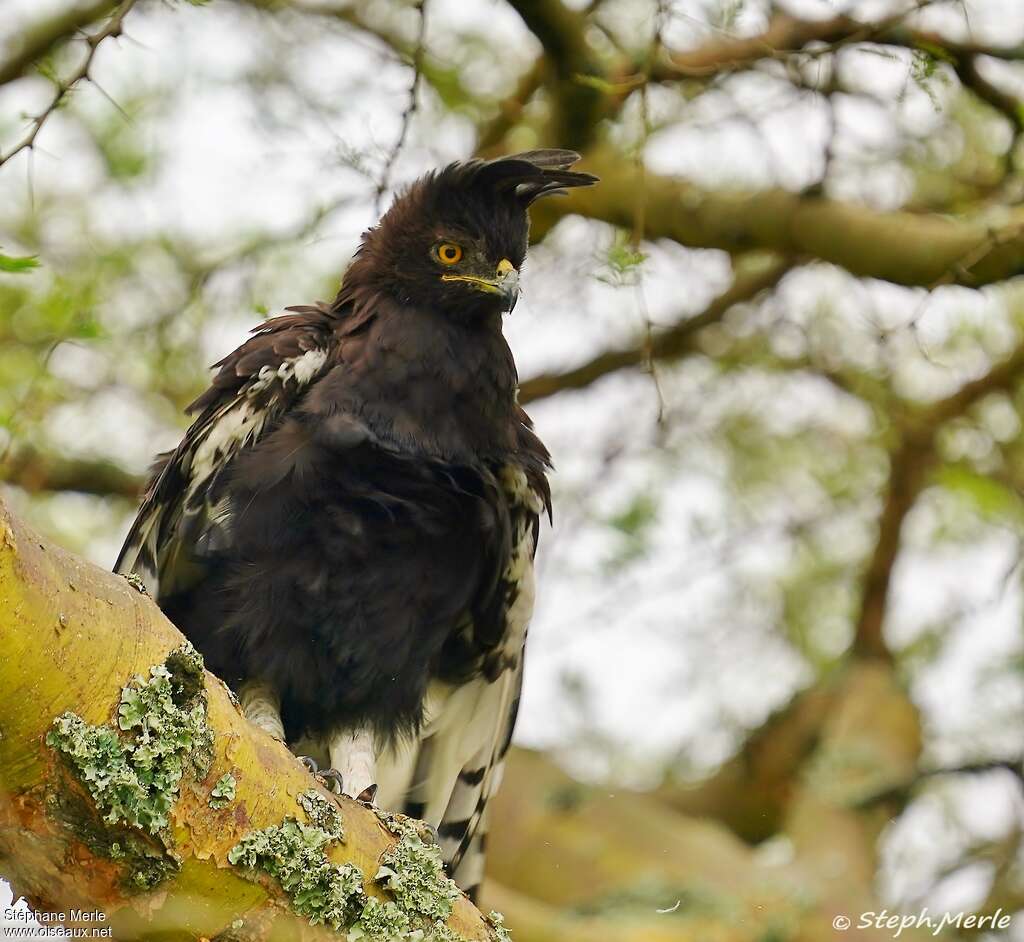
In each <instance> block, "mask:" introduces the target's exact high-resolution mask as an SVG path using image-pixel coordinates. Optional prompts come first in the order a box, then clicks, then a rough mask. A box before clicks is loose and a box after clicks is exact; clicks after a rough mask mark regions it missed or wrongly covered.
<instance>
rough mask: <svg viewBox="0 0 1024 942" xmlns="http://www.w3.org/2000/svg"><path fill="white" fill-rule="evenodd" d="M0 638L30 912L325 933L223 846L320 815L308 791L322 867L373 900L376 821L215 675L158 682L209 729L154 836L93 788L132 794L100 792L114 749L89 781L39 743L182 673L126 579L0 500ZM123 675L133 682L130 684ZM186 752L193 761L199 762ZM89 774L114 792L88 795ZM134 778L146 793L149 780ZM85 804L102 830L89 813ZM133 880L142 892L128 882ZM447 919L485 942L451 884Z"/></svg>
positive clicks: (387, 837) (126, 933)
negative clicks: (165, 676)
mask: <svg viewBox="0 0 1024 942" xmlns="http://www.w3.org/2000/svg"><path fill="white" fill-rule="evenodd" d="M0 636H2V637H3V639H4V657H3V658H2V659H0V729H2V731H3V736H2V738H0V873H2V874H3V876H4V877H5V878H7V879H8V880H10V882H11V885H12V887H13V889H14V892H15V894H16V895H18V894H24V895H25V896H26V897H27V898H28V899H29V901H30V902H31V904H32V905H33V908H35V909H40V910H47V911H61V910H65V911H66V910H67V909H68V908H70V907H79V908H83V909H86V910H94V909H97V908H98V909H101V910H103V911H104V912H105V913H106V914H107V917H108V919H109V921H110V924H111V925H112V926H113V930H114V937H115V938H118V939H121V940H126V939H132V938H140V937H145V938H154V937H156V936H158V935H161V934H162V933H165V934H166V936H167V937H168V938H169V937H172V936H173V937H174V938H182V939H199V938H212V937H213V936H216V935H218V933H221V935H220V936H219V937H220V938H222V939H228V938H232V939H236V940H242V939H253V940H255V939H262V938H267V937H269V936H270V935H273V937H275V938H284V937H287V938H321V937H322V938H339V934H337V933H335V932H333V931H330V930H327V929H325V928H324V927H323V926H320V927H316V928H311V927H310V926H309V925H308V924H307V923H306V920H304V919H302V918H300V917H299V916H297V915H296V913H295V909H294V905H295V904H294V903H292V902H289V898H288V894H287V893H286V892H285V891H284V890H283V889H282V886H281V884H280V883H279V882H278V881H277V880H276V879H275V878H274V877H272V876H269V875H268V874H266V873H262V874H261V873H260V872H259V871H256V870H247V869H243V868H242V866H240V865H239V866H236V865H232V863H230V862H229V852H230V851H231V850H232V848H233V847H235V846H236V845H238V844H239V842H241V841H243V839H245V838H247V837H249V836H253V835H256V837H257V838H258V837H259V832H260V831H261V829H265V828H269V827H271V826H278V825H281V824H282V822H284V821H285V820H286V819H288V818H291V819H295V820H297V821H299V822H304V823H305V824H306V825H308V826H311V825H312V822H313V821H314V820H316V818H314V817H313V816H312V815H310V816H309V817H307V812H306V811H305V810H304V806H300V804H299V802H298V798H299V796H300V795H303V794H304V793H307V792H309V790H310V789H312V790H313V794H314V797H313V801H314V807H315V808H318V809H320V810H321V811H322V810H323V809H327V811H328V812H329V811H330V809H331V808H337V809H338V813H339V814H340V823H341V824H342V826H343V827H344V832H345V836H344V840H343V842H342V843H332V844H330V845H328V846H327V847H326V851H323V850H319V849H318V851H317V854H318V855H322V854H323V853H324V852H326V854H327V857H328V858H329V860H330V862H331V863H333V864H336V865H344V864H352V865H355V866H357V867H358V868H359V869H360V871H361V873H362V874H364V875H365V876H366V878H367V883H366V887H365V888H366V891H367V892H368V893H370V894H371V896H373V897H376V898H380V897H385V898H386V897H387V895H388V894H387V893H386V892H385V891H382V890H381V888H380V886H379V885H378V884H376V883H375V882H374V877H375V875H376V874H377V872H378V868H379V865H380V860H381V856H382V854H386V853H388V852H389V849H390V848H393V847H395V839H394V835H393V834H392V833H391V830H390V829H389V827H387V826H385V824H384V822H382V820H381V819H380V818H379V817H378V816H377V814H376V813H375V812H374V811H372V810H370V809H369V808H367V807H365V806H362V805H359V804H358V803H356V802H353V801H350V800H348V799H337V800H336V801H337V804H336V805H335V804H331V803H330V802H332V801H335V799H332V798H330V797H329V796H328V793H326V792H324V791H323V790H322V789H321V788H319V786H317V785H315V783H314V781H313V779H312V778H311V777H310V776H309V775H308V774H307V773H306V771H305V770H304V769H303V767H302V766H301V765H300V764H299V763H298V761H297V760H296V759H295V757H294V756H292V755H291V753H289V752H288V750H287V749H286V748H285V747H284V746H283V745H282V744H280V743H278V742H276V741H274V740H273V739H271V738H270V737H269V736H267V735H266V734H264V733H262V732H260V731H257V730H255V729H254V728H253V727H251V726H250V725H249V723H248V722H247V721H246V720H245V719H244V718H243V717H242V715H241V713H240V712H239V710H238V708H237V706H236V705H235V703H234V701H233V699H232V698H231V697H230V695H229V693H228V690H227V688H226V687H225V686H224V684H223V683H221V682H220V681H219V680H218V679H217V678H215V677H214V676H213V675H212V674H209V673H206V672H202V671H201V670H200V671H199V672H196V671H195V670H194V669H193V672H192V674H191V675H189V674H188V673H187V672H182V673H179V674H175V673H173V671H172V675H171V676H172V677H173V678H174V680H175V683H178V684H179V686H178V687H174V688H172V689H175V690H178V691H179V692H180V691H183V690H185V689H186V688H187V687H189V686H190V685H192V687H193V689H192V692H191V693H189V695H188V696H189V697H193V698H198V700H197V701H196V702H200V701H202V699H203V695H202V693H201V691H205V701H206V705H205V711H203V710H200V711H199V715H200V717H201V725H202V727H203V731H204V735H206V732H205V731H206V730H208V731H209V732H211V733H212V736H213V741H212V751H211V752H210V753H209V754H208V755H207V756H206V760H207V761H208V763H209V764H208V766H206V768H207V771H206V774H205V776H204V777H201V776H200V772H199V771H195V770H194V769H193V764H189V765H188V766H187V770H186V772H185V773H184V775H183V776H182V778H181V782H180V787H178V786H175V788H174V790H171V791H167V792H166V794H169V795H170V797H171V799H172V801H171V804H170V807H169V809H168V810H167V812H166V814H167V817H168V818H169V823H168V825H167V826H166V827H163V828H160V829H158V830H155V831H154V830H150V829H147V828H145V827H143V826H142V825H141V824H138V825H134V824H132V823H131V820H130V813H132V814H133V813H135V812H134V811H133V810H132V809H133V808H136V807H150V806H149V805H146V804H145V802H144V801H143V800H142V799H139V802H141V804H139V805H132V804H131V803H130V802H129V800H128V799H127V798H126V799H124V800H123V802H122V804H121V805H120V807H121V808H122V809H128V810H124V811H123V813H122V814H119V813H118V811H117V807H118V806H114V810H111V806H110V805H104V804H102V802H103V801H104V800H105V799H104V798H103V797H102V796H103V795H104V794H106V795H109V794H116V795H119V796H120V795H123V794H129V792H128V790H127V786H117V785H110V783H111V782H114V783H117V782H123V777H122V778H119V777H118V776H119V775H121V773H123V772H124V767H123V766H120V767H119V766H117V764H116V763H115V762H114V760H113V759H112V758H111V755H112V753H111V752H110V750H108V751H107V752H103V753H97V755H99V758H98V759H90V760H89V761H90V762H92V763H93V764H92V765H87V766H85V768H86V769H87V770H88V772H89V773H91V775H92V777H90V775H89V774H85V773H83V771H82V769H83V767H81V766H79V765H76V764H75V761H74V760H72V759H70V758H68V757H69V756H73V755H75V754H76V753H74V752H73V751H72V750H71V749H70V748H69V747H66V745H65V743H64V741H63V740H61V739H59V738H58V739H57V740H50V741H47V739H46V737H47V734H48V732H49V733H52V732H53V731H54V730H55V729H58V728H59V724H57V725H55V722H54V721H55V720H56V719H57V718H58V717H61V716H66V715H67V714H66V711H73V712H74V713H75V714H77V716H78V717H79V718H80V719H79V720H76V721H68V722H70V723H71V726H72V727H73V728H75V729H82V728H92V729H101V730H102V729H103V727H104V724H107V728H108V729H109V730H110V735H111V736H112V737H113V741H114V742H115V743H116V742H119V741H122V740H123V737H124V736H126V735H130V734H125V733H118V732H115V731H114V729H113V726H112V725H110V724H112V722H114V723H116V722H119V721H120V729H121V730H125V729H127V728H132V727H131V722H132V720H131V719H130V718H129V717H130V710H131V708H132V701H131V699H130V697H129V699H128V700H126V699H125V698H126V696H127V695H128V694H131V689H133V688H130V685H129V687H125V685H126V683H127V682H128V681H129V679H130V678H132V677H133V676H136V675H140V676H141V678H146V677H147V676H149V675H150V671H151V669H152V668H153V667H154V666H159V665H162V664H164V663H166V665H167V667H168V669H171V668H172V667H173V668H174V669H175V670H177V669H179V668H180V664H179V662H177V661H175V662H173V664H172V658H170V657H169V653H170V652H172V651H174V650H175V649H177V648H178V647H179V646H180V645H181V644H182V643H183V642H184V638H183V637H182V635H181V634H180V633H179V632H178V631H177V630H176V629H175V628H174V626H173V625H171V624H170V622H168V621H167V620H166V619H165V618H164V617H163V615H162V614H161V613H160V611H159V609H157V607H156V605H154V604H153V603H152V602H151V601H150V600H149V599H148V598H146V597H145V596H144V595H141V594H140V593H139V592H138V591H137V590H136V589H134V588H133V587H132V586H131V585H129V583H128V582H127V581H126V580H124V579H123V578H121V577H120V576H115V575H112V574H110V573H107V572H105V571H103V570H101V569H98V568H97V567H95V566H92V565H90V564H88V563H85V562H84V561H82V560H80V559H78V558H76V557H74V556H72V555H71V554H69V553H66V552H64V551H62V550H59V549H57V548H55V547H52V546H47V545H46V544H45V543H43V542H42V541H41V540H40V538H39V537H38V536H36V535H35V534H34V533H32V532H31V531H30V530H28V529H27V528H26V527H24V526H23V525H21V524H20V523H19V522H18V521H16V520H15V519H13V517H12V516H11V515H10V514H9V512H8V511H7V510H6V508H4V507H3V505H2V504H0ZM158 669H159V668H158ZM135 683H136V687H135V688H134V689H137V688H138V685H139V684H141V683H142V680H139V681H136V682H135ZM126 691H127V694H126ZM181 695H182V696H184V694H181ZM119 697H120V698H121V703H122V706H121V708H120V712H117V704H118V701H119ZM177 702H178V701H175V703H177ZM188 702H189V703H190V704H191V703H192V702H193V701H192V700H189V701H188ZM126 703H127V704H128V706H127V707H126V706H125V704H126ZM189 708H190V709H193V707H191V706H190V707H189ZM195 709H199V708H198V707H196V708H195ZM126 710H128V711H129V712H125V711H126ZM140 715H141V716H151V715H152V714H151V712H150V713H147V712H146V711H142V712H141V713H140ZM76 724H82V725H76ZM126 724H127V725H126ZM147 735H148V738H147V739H146V742H147V743H149V744H150V745H151V747H152V748H153V749H154V750H156V749H160V748H164V746H165V743H164V741H163V739H162V738H161V737H162V736H164V735H165V732H163V731H161V729H160V728H158V727H154V728H152V729H151V730H150V732H149V734H147ZM167 735H169V734H167ZM118 737H121V739H118ZM176 741H177V740H172V742H176ZM51 746H52V748H51ZM196 748H197V749H198V747H196ZM62 753H63V754H62ZM211 756H212V760H211V758H210V757H211ZM187 757H188V758H189V762H190V763H194V766H195V769H199V764H198V759H197V756H196V755H194V754H193V753H188V755H187ZM136 759H138V754H135V757H134V759H133V760H132V761H135V760H136ZM139 761H140V762H141V760H139ZM181 767H186V763H185V761H184V759H182V761H181ZM118 768H120V772H118ZM136 768H144V766H141V765H140V766H137V767H136ZM132 774H134V773H132ZM140 774H141V773H140ZM228 775H230V776H232V777H233V785H232V787H231V789H230V790H231V792H232V796H231V798H230V800H228V801H225V802H224V803H223V806H222V807H216V808H214V807H211V801H213V803H214V804H217V803H218V802H217V801H216V800H214V799H216V795H215V794H214V793H213V788H214V785H215V784H216V783H218V782H220V781H221V780H222V778H223V777H224V776H228ZM140 781H144V779H140ZM103 782H106V783H107V784H108V785H109V787H110V788H111V789H115V788H118V787H120V788H121V791H113V792H102V791H101V783H103ZM148 787H149V789H150V791H149V792H148V793H147V796H146V797H145V801H150V799H151V798H152V797H153V794H154V792H153V789H155V787H156V786H155V785H150V786H148ZM141 788H143V786H138V788H137V789H136V791H138V789H141ZM143 791H145V789H143ZM134 794H135V793H134V792H132V793H130V794H129V798H132V796H134ZM98 795H99V796H100V797H97V796H98ZM157 797H159V796H157ZM133 800H134V798H133ZM97 803H99V804H101V805H102V808H103V811H104V812H110V815H111V817H112V819H113V823H112V822H111V820H107V819H103V818H101V817H100V815H99V814H98V813H97ZM151 804H152V803H151ZM152 806H155V805H152ZM139 820H142V821H144V820H146V819H143V818H140V819H139ZM264 833H265V832H264ZM405 839H406V838H403V840H405ZM139 882H141V883H143V884H146V886H147V887H148V888H146V889H141V890H140V889H137V888H135V889H133V888H132V885H133V883H139ZM374 905H375V904H374ZM237 920H242V922H241V923H238V922H237ZM232 924H234V927H233V928H232ZM240 925H241V928H239V926H240ZM449 926H450V928H451V929H452V930H454V931H455V932H457V933H458V934H459V935H460V936H461V937H463V938H465V939H473V940H487V939H492V938H494V933H493V929H492V927H491V926H490V925H489V924H488V923H487V921H486V920H484V919H483V917H481V915H480V914H479V913H478V912H477V911H476V909H474V907H473V906H472V905H471V904H470V903H469V902H468V901H467V900H466V899H465V897H463V896H462V895H461V894H458V895H457V898H456V899H455V901H454V910H453V912H452V914H451V918H450V921H449ZM340 937H342V938H343V937H344V936H343V934H342V935H341V936H340ZM427 938H431V937H430V936H429V934H428V936H427Z"/></svg>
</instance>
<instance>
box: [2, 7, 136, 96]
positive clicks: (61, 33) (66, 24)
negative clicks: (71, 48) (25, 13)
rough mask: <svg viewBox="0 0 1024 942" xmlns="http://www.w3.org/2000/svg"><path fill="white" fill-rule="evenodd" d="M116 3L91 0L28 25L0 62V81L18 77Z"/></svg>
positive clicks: (11, 80)
mask: <svg viewBox="0 0 1024 942" xmlns="http://www.w3.org/2000/svg"><path fill="white" fill-rule="evenodd" d="M116 6H117V0H95V2H93V3H92V4H90V5H89V6H87V7H81V8H77V9H74V10H69V11H67V12H65V13H64V14H62V15H60V16H56V17H54V18H53V19H52V20H48V21H47V22H45V23H42V24H39V25H37V26H35V27H30V31H29V33H28V35H26V36H25V38H24V40H23V41H22V43H21V47H20V48H19V49H18V51H17V52H16V53H15V54H14V55H12V56H11V57H10V58H9V59H7V60H5V61H4V62H0V85H6V84H7V83H8V82H13V81H14V80H15V79H18V78H21V77H22V76H23V75H24V74H25V73H26V72H28V70H29V69H30V68H31V67H32V66H33V65H34V64H35V63H37V62H38V61H39V60H40V59H42V58H43V57H44V56H46V55H47V54H49V53H50V52H51V51H52V50H53V49H55V48H56V47H57V46H58V45H60V43H62V42H64V40H66V39H68V38H69V37H71V36H74V35H75V33H77V32H78V31H79V30H81V29H85V27H86V26H88V25H89V24H90V23H93V22H95V21H96V20H98V19H99V18H100V17H101V16H104V15H105V14H106V13H109V12H110V11H111V10H113V9H114V7H116Z"/></svg>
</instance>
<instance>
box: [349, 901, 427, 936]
mask: <svg viewBox="0 0 1024 942" xmlns="http://www.w3.org/2000/svg"><path fill="white" fill-rule="evenodd" d="M411 931H412V922H411V920H410V919H409V914H408V913H405V912H403V911H402V909H401V907H400V906H399V905H398V904H397V903H395V902H393V901H392V900H387V901H386V902H381V901H380V900H379V899H374V898H373V897H372V896H371V897H370V898H369V899H368V900H367V901H366V905H365V906H364V907H363V911H362V912H361V913H360V914H359V919H358V920H357V921H356V923H355V925H354V926H352V928H351V929H349V932H348V940H347V942H395V940H399V939H401V940H402V942H405V940H407V939H408V938H409V933H410V932H411Z"/></svg>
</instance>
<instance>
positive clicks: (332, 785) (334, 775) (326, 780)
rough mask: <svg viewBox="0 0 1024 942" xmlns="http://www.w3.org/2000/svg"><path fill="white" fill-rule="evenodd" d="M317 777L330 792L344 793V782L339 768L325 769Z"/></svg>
mask: <svg viewBox="0 0 1024 942" xmlns="http://www.w3.org/2000/svg"><path fill="white" fill-rule="evenodd" d="M317 779H318V780H319V781H320V783H321V784H322V785H323V787H324V788H326V789H327V790H328V791H329V792H334V794H335V795H344V794H345V792H344V791H343V787H344V784H345V783H344V782H343V781H342V780H341V773H340V772H339V771H338V770H337V769H324V770H323V772H320V773H318V774H317Z"/></svg>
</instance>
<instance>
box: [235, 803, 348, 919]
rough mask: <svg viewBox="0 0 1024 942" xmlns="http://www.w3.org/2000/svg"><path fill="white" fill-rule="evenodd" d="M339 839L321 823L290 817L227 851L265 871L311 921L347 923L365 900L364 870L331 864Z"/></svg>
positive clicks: (247, 865) (251, 867)
mask: <svg viewBox="0 0 1024 942" xmlns="http://www.w3.org/2000/svg"><path fill="white" fill-rule="evenodd" d="M335 840H336V838H335V837H332V836H331V835H330V834H328V833H327V832H326V831H324V830H323V829H322V828H319V827H315V826H312V827H311V826H309V825H305V824H302V822H300V821H296V820H295V819H294V818H286V819H285V820H284V821H283V822H282V823H281V824H279V825H271V826H270V827H268V828H263V829H262V830H260V831H254V832H253V833H251V834H247V835H246V836H245V837H243V838H242V840H240V841H239V842H238V843H237V844H236V845H235V846H234V847H233V848H231V850H230V851H229V853H228V860H229V861H230V862H231V863H232V864H234V865H235V866H238V867H245V868H247V869H249V870H262V871H264V872H265V873H268V874H269V875H270V876H272V877H273V878H274V879H275V880H277V882H278V883H280V884H281V887H282V888H283V889H284V891H285V892H286V893H287V894H288V897H289V899H290V900H291V901H292V907H293V908H294V910H295V912H296V913H298V914H299V915H300V916H304V917H306V918H307V919H309V923H310V925H314V926H315V925H317V924H319V923H324V924H326V925H329V926H331V928H333V929H341V928H342V927H348V926H351V925H353V923H354V922H355V921H356V919H357V918H358V916H359V914H360V913H361V912H362V909H363V906H364V904H365V902H366V894H365V892H364V891H363V874H362V872H361V871H360V870H359V868H358V867H355V866H353V865H352V864H343V865H338V864H334V863H331V861H330V860H329V859H328V858H327V855H326V854H325V853H324V849H325V848H326V847H327V846H328V845H329V844H331V843H333V842H334V841H335Z"/></svg>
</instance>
